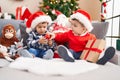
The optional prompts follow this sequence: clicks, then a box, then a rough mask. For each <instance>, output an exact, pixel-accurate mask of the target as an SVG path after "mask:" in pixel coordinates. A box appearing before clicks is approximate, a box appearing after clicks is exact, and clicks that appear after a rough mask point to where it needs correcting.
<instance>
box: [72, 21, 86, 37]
mask: <svg viewBox="0 0 120 80" xmlns="http://www.w3.org/2000/svg"><path fill="white" fill-rule="evenodd" d="M70 23H71V29H72V31H73V33H74V34H75V35H81V34H84V33H85V32H86V31H87V29H86V28H85V27H84V25H83V24H81V23H80V22H79V21H78V20H75V19H74V20H70Z"/></svg>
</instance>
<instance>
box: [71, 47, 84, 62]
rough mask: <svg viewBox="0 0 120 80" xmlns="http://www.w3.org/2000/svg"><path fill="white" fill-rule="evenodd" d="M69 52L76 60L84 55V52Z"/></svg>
mask: <svg viewBox="0 0 120 80" xmlns="http://www.w3.org/2000/svg"><path fill="white" fill-rule="evenodd" d="M69 51H70V52H71V53H72V55H73V57H74V58H75V59H76V60H78V59H80V56H81V54H82V51H80V52H75V51H74V50H72V49H69Z"/></svg>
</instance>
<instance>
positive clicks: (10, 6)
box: [0, 0, 101, 20]
mask: <svg viewBox="0 0 120 80" xmlns="http://www.w3.org/2000/svg"><path fill="white" fill-rule="evenodd" d="M40 1H42V0H23V1H16V0H0V6H1V9H2V12H3V13H4V12H9V13H13V14H15V11H16V8H17V7H18V6H26V7H28V8H29V10H30V11H31V12H32V13H33V12H35V11H37V10H39V8H38V6H39V2H40ZM79 4H80V8H81V9H84V10H86V11H88V12H89V14H90V15H91V16H92V20H100V11H101V5H100V1H99V0H80V1H79Z"/></svg>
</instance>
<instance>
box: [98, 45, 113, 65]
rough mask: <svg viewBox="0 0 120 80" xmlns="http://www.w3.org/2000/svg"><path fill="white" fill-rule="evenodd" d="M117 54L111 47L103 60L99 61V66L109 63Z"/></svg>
mask: <svg viewBox="0 0 120 80" xmlns="http://www.w3.org/2000/svg"><path fill="white" fill-rule="evenodd" d="M114 54H115V48H113V47H109V48H107V49H106V51H105V54H104V56H103V57H102V58H100V59H99V60H98V61H97V64H101V65H104V64H106V63H107V61H109V60H110V59H111V58H112V57H113V56H114Z"/></svg>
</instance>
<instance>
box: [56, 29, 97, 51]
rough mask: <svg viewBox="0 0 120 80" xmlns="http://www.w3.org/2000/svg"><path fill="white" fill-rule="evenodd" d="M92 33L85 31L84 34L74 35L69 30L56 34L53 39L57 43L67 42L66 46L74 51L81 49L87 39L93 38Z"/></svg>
mask: <svg viewBox="0 0 120 80" xmlns="http://www.w3.org/2000/svg"><path fill="white" fill-rule="evenodd" d="M95 39H96V37H95V35H94V34H91V33H87V34H85V35H84V36H75V35H74V34H73V32H72V31H71V30H70V31H68V32H65V33H58V34H56V37H55V41H56V42H57V43H66V42H67V43H68V47H69V48H70V49H72V50H74V51H75V52H79V51H83V50H84V48H85V46H86V44H87V42H88V40H95Z"/></svg>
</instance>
